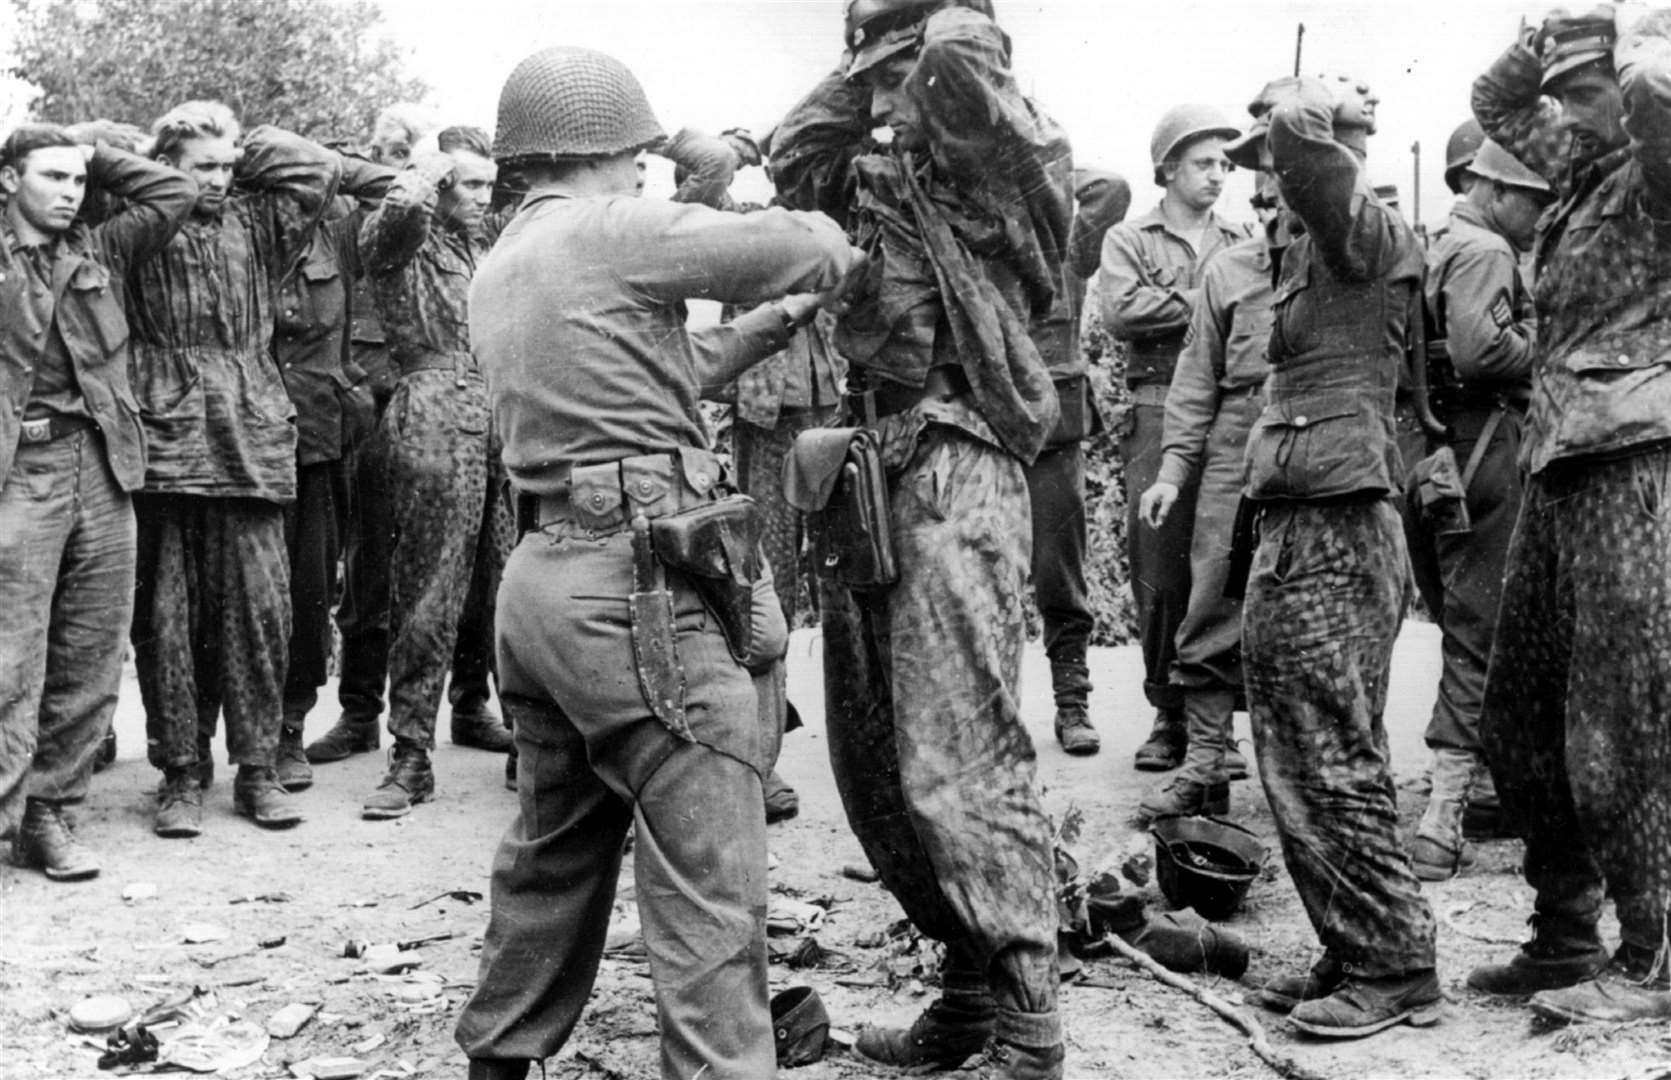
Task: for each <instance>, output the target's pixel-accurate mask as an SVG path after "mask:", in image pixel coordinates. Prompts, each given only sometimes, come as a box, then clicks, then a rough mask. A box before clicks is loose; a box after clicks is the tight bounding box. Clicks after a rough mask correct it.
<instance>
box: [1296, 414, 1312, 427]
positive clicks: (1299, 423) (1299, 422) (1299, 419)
mask: <svg viewBox="0 0 1671 1080" xmlns="http://www.w3.org/2000/svg"><path fill="white" fill-rule="evenodd" d="M1309 423H1311V421H1310V420H1308V419H1306V418H1305V417H1304V416H1296V417H1294V426H1295V427H1305V426H1306V425H1307V424H1309Z"/></svg>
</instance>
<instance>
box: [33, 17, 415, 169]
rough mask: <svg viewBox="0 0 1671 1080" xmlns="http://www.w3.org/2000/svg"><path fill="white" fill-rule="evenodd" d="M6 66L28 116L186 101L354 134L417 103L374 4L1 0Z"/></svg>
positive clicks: (128, 110) (143, 109)
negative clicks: (27, 92)
mask: <svg viewBox="0 0 1671 1080" xmlns="http://www.w3.org/2000/svg"><path fill="white" fill-rule="evenodd" d="M10 3H11V5H12V7H13V9H14V15H15V19H16V23H17V26H18V40H17V42H16V44H15V46H14V49H13V54H14V62H13V63H12V64H11V65H10V67H9V69H7V71H6V73H7V74H10V75H12V76H14V77H16V78H19V79H22V80H24V81H26V82H28V83H31V84H33V85H34V86H36V87H38V88H39V89H40V91H41V95H40V97H39V98H38V99H37V100H36V101H35V102H34V103H33V107H32V109H31V112H32V113H33V115H34V116H36V117H37V118H39V119H42V120H48V121H57V122H63V123H71V122H75V121H78V120H86V119H90V118H94V117H102V118H109V119H113V120H126V121H129V122H132V123H136V124H140V125H146V124H149V123H150V121H151V120H152V119H154V118H156V117H158V116H160V115H162V114H163V113H164V112H166V111H167V110H168V109H169V108H170V107H171V106H173V105H176V104H178V103H179V102H182V101H187V100H190V99H193V98H212V99H215V100H219V101H224V102H226V103H227V104H228V105H230V106H232V108H233V110H234V111H235V112H236V113H237V114H238V115H239V116H240V117H241V118H242V119H244V120H245V121H246V122H248V123H275V124H280V125H282V126H284V127H287V128H289V129H291V130H293V131H297V132H299V133H301V134H304V135H309V136H312V137H314V138H320V139H323V138H328V137H332V136H347V137H357V136H359V135H360V134H361V133H363V132H366V131H369V130H370V128H371V121H372V117H373V116H374V115H375V114H376V112H377V110H378V109H380V108H382V107H384V106H386V105H388V104H389V103H390V102H394V101H413V100H420V99H422V98H423V97H424V96H425V95H426V94H427V93H428V87H427V86H425V85H424V84H423V83H422V82H421V81H419V80H417V79H413V78H409V77H407V76H406V75H405V74H404V68H405V60H406V57H405V55H404V52H403V50H401V49H400V48H398V47H397V46H396V45H395V44H394V43H393V42H392V41H391V40H389V38H388V37H386V36H385V35H384V34H383V33H382V32H381V26H382V20H383V14H382V11H381V10H380V9H379V7H378V6H377V4H376V3H374V2H372V0H263V2H261V3H250V2H248V0H10Z"/></svg>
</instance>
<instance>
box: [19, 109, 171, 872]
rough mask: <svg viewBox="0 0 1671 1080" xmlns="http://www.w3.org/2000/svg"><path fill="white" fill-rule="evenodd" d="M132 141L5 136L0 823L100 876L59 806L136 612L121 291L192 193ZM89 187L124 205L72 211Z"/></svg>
mask: <svg viewBox="0 0 1671 1080" xmlns="http://www.w3.org/2000/svg"><path fill="white" fill-rule="evenodd" d="M132 145H133V143H132V139H131V138H130V137H128V136H127V135H126V134H125V133H124V132H123V130H122V129H121V128H120V127H119V126H118V125H114V124H86V125H81V126H78V127H75V128H63V127H59V126H57V125H53V124H24V125H22V126H20V127H18V128H17V129H16V130H14V131H13V132H12V133H11V134H10V135H8V136H7V137H6V139H5V141H4V142H0V194H3V196H4V198H3V199H0V402H3V404H4V408H0V612H3V615H0V687H4V690H3V691H0V833H11V834H12V861H13V862H14V863H15V864H16V865H18V866H26V867H33V868H36V869H39V870H42V871H43V872H44V873H45V874H46V876H47V877H49V878H51V879H53V880H55V881H74V880H79V879H83V878H90V877H94V876H96V875H97V874H98V872H99V862H98V858H97V857H96V856H95V855H94V854H93V853H92V852H91V851H89V850H88V849H87V847H86V846H85V845H84V844H82V842H81V840H80V839H79V838H78V837H77V836H76V834H75V831H74V828H73V826H72V824H71V823H70V821H69V819H68V817H67V816H66V814H65V812H64V810H65V807H66V806H70V805H74V804H75V803H78V802H80V801H81V800H82V799H83V798H85V797H86V794H87V782H88V777H90V776H91V775H92V771H93V760H94V757H95V756H96V755H97V754H98V752H99V746H100V743H101V741H102V740H103V739H104V737H105V734H106V732H108V731H109V730H110V723H111V719H112V718H113V716H114V715H115V712H116V696H117V689H118V687H119V685H120V683H121V679H122V657H123V653H124V651H125V648H126V639H127V632H128V623H129V620H130V619H131V618H132V614H133V585H134V559H135V548H134V544H135V531H134V516H133V504H132V498H131V496H132V493H133V492H134V491H135V490H137V489H138V488H139V486H140V484H141V483H142V482H143V481H144V478H145V439H144V435H143V433H142V431H141V429H140V419H139V409H138V406H137V404H136V403H135V401H134V396H133V390H132V387H131V386H130V385H129V375H128V370H129V360H130V357H129V349H128V322H127V315H126V313H125V312H124V311H123V301H124V298H125V296H126V294H127V291H128V288H129V284H128V281H129V275H130V273H131V272H132V271H133V269H134V268H135V267H136V266H139V265H142V264H143V263H144V262H145V261H146V260H147V259H149V258H151V257H152V256H154V255H155V254H156V253H157V252H159V251H161V250H162V249H163V248H164V247H166V246H167V245H168V243H169V241H170V240H171V239H172V238H173V236H174V234H175V232H176V231H177V230H178V229H179V227H180V225H181V223H182V222H184V221H185V219H186V216H187V215H188V214H189V213H190V212H191V209H192V206H193V204H194V202H195V200H196V194H197V189H196V185H195V184H193V183H192V181H191V180H190V179H188V178H186V177H185V176H182V175H181V174H180V173H179V172H177V171H175V170H174V169H171V168H169V167H168V166H166V165H163V164H160V163H157V162H153V161H149V160H146V159H145V158H142V157H140V156H138V155H137V154H135V153H132V152H131V149H132ZM89 190H97V191H102V192H105V193H108V194H111V195H116V196H119V197H121V199H122V200H123V203H122V206H121V209H120V210H118V211H117V212H116V213H115V214H113V215H112V216H110V217H108V218H106V219H105V220H103V221H102V222H100V223H98V224H96V225H89V224H87V223H86V222H85V221H83V220H80V219H79V218H78V217H77V214H78V212H79V211H80V210H81V208H82V204H83V200H84V197H85V196H86V195H87V193H88V192H89ZM19 811H21V818H22V820H21V823H20V822H19V820H18V819H19ZM14 830H15V831H14Z"/></svg>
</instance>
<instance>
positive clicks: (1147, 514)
mask: <svg viewBox="0 0 1671 1080" xmlns="http://www.w3.org/2000/svg"><path fill="white" fill-rule="evenodd" d="M1178 495H1179V491H1178V485H1177V484H1168V483H1165V482H1164V481H1162V482H1158V483H1155V484H1153V485H1151V486H1150V487H1149V490H1148V491H1145V492H1144V493H1143V495H1142V497H1141V498H1140V499H1138V501H1137V516H1138V517H1139V518H1141V519H1142V520H1143V523H1144V524H1145V525H1147V526H1149V528H1151V529H1158V528H1160V527H1161V526H1162V525H1164V524H1166V519H1167V517H1168V516H1169V515H1170V514H1171V513H1172V507H1173V506H1174V505H1175V504H1176V503H1177V501H1178Z"/></svg>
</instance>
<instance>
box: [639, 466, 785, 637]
mask: <svg viewBox="0 0 1671 1080" xmlns="http://www.w3.org/2000/svg"><path fill="white" fill-rule="evenodd" d="M764 524H765V522H764V519H763V518H762V517H761V514H760V508H759V507H758V506H757V505H755V502H754V500H753V499H751V498H749V497H748V496H747V495H728V496H726V497H725V498H723V499H720V500H718V501H717V502H711V503H708V504H707V505H705V506H698V507H696V508H694V509H691V510H686V511H683V512H681V513H678V514H674V515H673V516H671V517H663V518H657V519H656V520H655V521H653V522H651V523H650V539H651V540H652V541H653V543H654V546H655V550H656V554H657V555H658V556H659V557H660V558H661V561H662V562H663V563H664V564H665V565H666V566H668V567H671V568H672V569H674V570H678V571H681V572H683V573H684V574H685V575H686V576H687V577H688V578H689V579H690V583H691V585H693V586H694V587H695V588H696V591H697V593H698V594H699V595H701V597H702V602H703V603H704V604H706V605H707V607H708V610H709V611H710V612H712V613H713V616H714V618H715V619H716V620H717V621H718V622H719V625H720V629H721V630H722V631H723V632H724V633H725V643H726V645H728V646H730V648H731V655H732V657H733V658H734V659H735V660H736V661H737V662H738V663H740V664H742V665H744V666H745V667H753V666H756V665H758V664H759V663H760V662H761V661H762V660H763V659H765V658H763V657H755V656H752V655H751V651H752V650H751V648H750V646H751V643H752V641H753V637H754V583H755V582H756V581H758V580H759V578H760V534H761V532H762V531H763V529H764Z"/></svg>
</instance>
